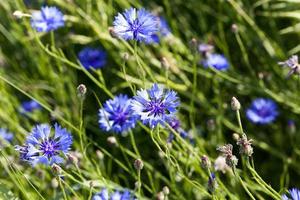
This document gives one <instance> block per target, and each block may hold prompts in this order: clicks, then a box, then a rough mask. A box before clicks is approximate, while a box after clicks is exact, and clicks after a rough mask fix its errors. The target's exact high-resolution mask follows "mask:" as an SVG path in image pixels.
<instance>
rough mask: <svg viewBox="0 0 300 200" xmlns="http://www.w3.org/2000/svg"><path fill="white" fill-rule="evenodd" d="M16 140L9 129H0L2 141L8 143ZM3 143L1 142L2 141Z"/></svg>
mask: <svg viewBox="0 0 300 200" xmlns="http://www.w3.org/2000/svg"><path fill="white" fill-rule="evenodd" d="M13 138H14V135H13V134H12V133H10V132H9V131H8V130H7V129H5V128H0V140H1V139H2V140H5V141H7V142H11V141H12V140H13ZM0 143H1V141H0Z"/></svg>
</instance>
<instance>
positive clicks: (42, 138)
mask: <svg viewBox="0 0 300 200" xmlns="http://www.w3.org/2000/svg"><path fill="white" fill-rule="evenodd" d="M71 145H72V135H71V134H70V133H69V132H68V131H67V130H66V129H65V128H62V127H61V126H59V125H58V124H55V125H54V133H51V127H50V126H49V125H48V124H40V125H37V126H36V127H34V128H33V129H32V131H31V133H30V134H29V135H28V136H27V137H26V142H25V145H23V146H16V150H17V151H19V152H20V158H21V160H24V161H28V162H29V163H31V164H32V165H33V166H35V165H36V164H45V165H52V164H54V163H55V164H59V163H62V162H63V161H64V159H63V158H62V156H65V155H66V154H67V153H68V151H69V149H70V146H71Z"/></svg>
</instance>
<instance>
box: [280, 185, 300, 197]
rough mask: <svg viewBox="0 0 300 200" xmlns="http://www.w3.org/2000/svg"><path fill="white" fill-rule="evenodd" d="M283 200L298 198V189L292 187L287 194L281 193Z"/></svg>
mask: <svg viewBox="0 0 300 200" xmlns="http://www.w3.org/2000/svg"><path fill="white" fill-rule="evenodd" d="M282 199H283V200H300V190H298V189H297V188H292V189H290V190H289V195H286V194H285V195H282Z"/></svg>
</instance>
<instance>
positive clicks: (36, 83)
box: [0, 0, 300, 199]
mask: <svg viewBox="0 0 300 200" xmlns="http://www.w3.org/2000/svg"><path fill="white" fill-rule="evenodd" d="M28 2H32V3H31V4H30V5H28V6H25V4H24V3H23V1H22V0H2V1H0V19H1V20H0V46H1V47H0V124H1V125H0V127H5V128H8V129H9V130H10V131H11V132H13V133H14V136H15V139H14V141H13V143H12V144H11V145H10V146H7V147H5V148H3V149H2V150H1V155H0V162H1V165H0V169H1V171H0V198H2V199H14V198H15V199H64V198H65V197H64V194H65V195H66V198H67V199H89V198H90V196H91V194H94V193H96V192H98V191H100V190H101V188H102V187H107V188H111V189H113V188H116V189H120V188H129V189H131V190H132V191H133V190H134V187H135V186H134V185H135V182H136V181H137V180H138V173H137V171H136V170H135V169H134V166H133V163H134V160H135V159H137V158H141V159H142V160H143V161H144V165H145V166H144V168H143V169H142V171H141V177H140V179H141V191H140V196H139V198H140V199H155V196H156V194H157V193H159V192H160V191H161V190H162V188H163V187H164V186H168V187H169V188H170V194H169V196H168V198H169V199H211V198H214V199H250V195H249V193H251V195H253V197H254V198H255V199H274V198H275V197H274V195H277V197H278V195H281V194H283V193H285V192H286V190H287V189H289V188H291V187H298V188H299V187H300V183H299V179H300V147H299V142H300V136H299V131H298V129H297V130H296V133H295V134H290V133H289V130H288V127H287V122H288V120H289V119H293V120H295V122H296V126H297V125H298V120H299V114H300V103H299V98H300V92H299V90H300V85H299V84H300V83H299V77H297V76H291V77H290V78H289V79H286V74H287V70H286V69H284V68H282V67H281V66H279V65H278V64H277V62H278V61H282V60H285V59H287V58H288V57H289V56H290V55H292V54H298V52H299V51H300V46H299V41H300V40H299V23H300V21H299V18H300V17H299V13H300V1H299V0H261V1H246V0H243V1H242V0H239V1H238V0H228V1H225V0H214V1H212V0H187V1H182V0H172V1H169V0H162V1H159V0H155V1H137V0H132V1H126V0H105V1H104V0H97V1H96V0H68V1H67V0H51V1H47V4H48V5H55V6H57V7H59V8H60V9H61V10H62V11H63V13H64V14H65V15H66V21H67V22H66V26H65V27H63V28H60V29H59V30H57V31H55V32H54V33H53V36H54V41H51V34H50V33H49V34H43V33H42V34H40V33H36V32H35V31H34V30H32V28H31V27H30V19H29V18H22V19H16V18H15V17H13V15H12V13H13V12H14V11H15V10H20V11H22V12H24V13H30V12H31V11H32V10H33V9H39V8H40V7H41V5H43V1H28ZM130 6H132V7H137V8H140V7H145V8H147V9H148V10H151V11H153V12H158V13H159V14H160V15H162V16H164V17H165V18H166V19H167V21H168V23H169V25H170V27H171V30H172V33H173V34H172V36H171V37H169V38H166V39H165V40H162V42H161V43H160V44H156V45H145V44H138V46H137V55H135V49H134V43H133V42H126V41H122V40H120V39H115V38H112V37H111V36H110V34H109V31H108V29H109V27H110V26H112V22H113V19H114V16H115V15H116V14H117V13H118V12H122V11H123V10H124V9H125V8H129V7H130ZM232 24H236V25H237V26H238V31H237V32H232V30H231V26H232ZM192 38H195V39H197V41H199V42H212V43H213V44H214V45H215V47H216V51H217V52H219V53H223V54H224V55H225V56H226V57H227V58H228V59H229V61H230V63H231V65H230V69H229V70H228V71H226V72H219V71H216V70H213V69H205V68H203V67H202V66H201V65H198V64H197V63H198V60H199V59H200V55H198V54H195V53H194V52H193V49H192V48H191V46H190V44H191V43H190V41H191V40H192ZM84 46H102V47H103V48H104V49H105V50H106V51H107V52H108V64H107V65H106V67H105V68H103V69H101V70H93V71H87V70H85V69H84V68H83V67H82V66H81V65H80V64H79V62H78V60H77V56H76V55H77V53H78V52H79V50H80V49H82V48H83V47H84ZM124 53H128V54H129V59H128V61H124ZM163 57H164V58H165V59H166V60H167V61H168V62H169V64H170V67H169V69H166V68H164V67H163V66H162V65H161V62H160V61H161V59H162V58H163ZM141 68H142V69H143V70H144V72H145V78H143V76H141ZM124 69H125V71H124ZM155 82H157V83H161V84H165V85H166V86H167V87H168V88H170V89H173V90H175V91H176V92H178V95H179V96H180V99H181V106H180V110H179V118H180V119H181V121H182V124H183V127H184V128H185V130H191V132H193V136H194V138H195V141H196V142H195V143H196V144H195V146H192V145H190V144H189V143H188V142H186V141H185V140H182V139H181V138H180V137H178V138H177V140H176V141H175V142H174V143H173V144H172V147H170V146H169V145H167V144H166V138H167V137H168V133H169V130H164V129H162V128H161V129H155V130H153V131H151V130H150V129H149V128H147V127H146V126H143V125H142V124H139V125H138V126H137V127H136V128H135V129H133V131H132V135H128V136H126V137H123V136H120V135H115V137H116V139H117V141H118V146H115V147H113V146H110V145H108V143H107V137H109V136H111V134H107V133H104V132H103V131H101V130H100V129H99V127H98V122H97V121H98V116H97V114H98V113H97V111H98V109H99V108H100V107H101V104H103V103H104V102H105V101H106V100H108V99H109V98H111V97H113V96H115V95H117V94H119V93H126V94H128V95H129V96H133V95H134V94H135V92H136V90H138V89H140V88H144V87H148V86H150V85H151V84H152V83H155ZM81 83H83V84H85V85H86V86H87V89H88V92H87V95H86V98H85V100H84V101H83V104H81V100H80V98H78V96H77V90H76V88H77V86H78V85H79V84H81ZM232 96H236V97H237V98H238V99H239V101H240V102H241V104H242V109H241V110H240V114H241V122H242V125H243V128H244V131H245V132H246V133H247V135H248V137H249V138H252V139H253V140H254V145H253V146H254V154H253V160H254V165H255V170H254V169H253V168H252V167H250V165H249V164H247V162H246V159H244V162H242V159H241V157H240V156H239V155H238V147H237V145H235V141H234V140H233V139H232V134H233V133H234V132H238V133H240V127H239V124H238V121H237V119H236V113H235V112H234V111H232V110H231V108H230V101H231V97H232ZM256 97H269V98H272V99H274V100H275V101H276V102H277V103H278V105H279V107H280V116H279V117H278V119H277V120H276V121H275V122H274V123H273V124H270V125H265V126H259V125H253V124H251V123H250V122H249V121H248V120H247V119H246V117H245V110H246V108H247V107H248V106H249V105H250V103H251V100H253V99H255V98H256ZM28 99H35V100H36V101H38V102H39V103H40V104H41V105H42V106H43V109H42V110H40V111H36V112H34V113H31V114H28V115H27V116H24V115H21V114H20V113H19V112H18V109H19V107H20V103H21V102H22V101H24V100H28ZM81 105H83V106H81ZM81 113H82V114H81ZM209 119H213V120H214V121H215V129H214V130H209V128H208V127H207V121H208V120H209ZM54 121H57V122H59V123H60V124H61V125H62V126H64V127H66V128H68V130H70V132H72V135H73V137H74V143H73V145H72V150H73V151H78V152H79V153H80V154H81V155H82V158H81V159H80V161H79V164H78V167H76V166H73V165H69V166H68V167H66V166H62V169H63V171H62V175H64V176H65V179H64V181H63V182H61V185H60V186H57V185H55V184H54V182H55V180H56V175H55V174H53V172H52V171H51V168H50V167H45V166H38V167H36V168H32V167H31V166H30V165H28V164H24V163H21V162H19V155H18V153H17V152H16V151H15V150H14V145H17V144H22V143H23V142H24V138H25V136H26V134H27V133H28V132H30V130H31V129H32V127H33V126H34V125H35V124H38V123H52V122H54ZM297 128H299V127H297ZM177 136H178V134H177ZM80 137H82V140H83V145H81V144H80ZM135 143H136V147H137V148H134V144H135ZM225 143H231V144H234V153H235V155H236V156H237V157H238V158H239V164H238V166H237V169H236V170H235V175H234V174H233V173H232V172H228V173H226V174H222V173H220V172H218V173H216V176H217V181H218V188H217V190H216V191H215V193H214V194H213V195H211V194H210V193H209V192H208V190H207V181H208V172H207V171H206V170H204V169H202V168H201V165H200V157H201V156H202V155H204V154H205V155H208V156H209V158H210V159H211V161H212V162H213V161H214V160H215V159H216V158H217V156H218V152H217V151H216V148H217V147H218V146H219V145H223V144H225ZM97 150H98V154H99V150H100V151H101V152H102V154H103V155H104V157H103V158H102V157H101V156H100V157H99V155H97V153H96V152H97ZM211 170H213V169H211ZM258 174H259V175H258ZM261 178H262V179H263V180H264V181H263V180H262V179H261ZM241 180H242V181H241ZM91 182H92V186H93V187H91ZM53 186H55V187H53ZM270 187H272V188H273V189H274V190H275V191H276V192H275V191H273V189H272V188H270ZM137 195H138V194H137Z"/></svg>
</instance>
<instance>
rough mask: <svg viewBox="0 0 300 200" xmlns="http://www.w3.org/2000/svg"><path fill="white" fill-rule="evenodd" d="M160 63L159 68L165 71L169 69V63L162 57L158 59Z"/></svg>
mask: <svg viewBox="0 0 300 200" xmlns="http://www.w3.org/2000/svg"><path fill="white" fill-rule="evenodd" d="M160 63H161V66H162V67H163V68H165V69H167V70H168V69H169V68H170V63H169V61H168V60H167V58H166V57H162V58H161V59H160Z"/></svg>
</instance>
